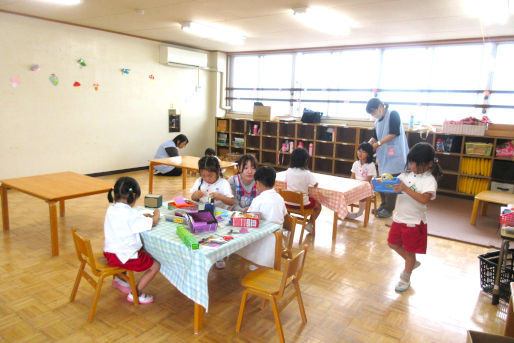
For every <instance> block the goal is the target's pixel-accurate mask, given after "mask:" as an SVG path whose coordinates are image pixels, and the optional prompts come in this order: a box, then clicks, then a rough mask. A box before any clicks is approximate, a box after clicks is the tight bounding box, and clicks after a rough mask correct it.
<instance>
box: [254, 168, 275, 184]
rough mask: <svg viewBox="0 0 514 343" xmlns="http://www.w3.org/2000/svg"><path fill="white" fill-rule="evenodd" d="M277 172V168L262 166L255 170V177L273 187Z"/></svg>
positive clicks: (256, 179)
mask: <svg viewBox="0 0 514 343" xmlns="http://www.w3.org/2000/svg"><path fill="white" fill-rule="evenodd" d="M276 176H277V173H275V169H273V168H271V167H268V166H261V167H259V168H258V169H257V170H256V171H255V175H254V177H253V178H254V179H255V181H259V182H260V183H262V185H263V186H264V187H266V188H273V186H275V178H276Z"/></svg>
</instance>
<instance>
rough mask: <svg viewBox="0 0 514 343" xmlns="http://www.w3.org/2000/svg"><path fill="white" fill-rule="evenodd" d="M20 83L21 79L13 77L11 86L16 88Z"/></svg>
mask: <svg viewBox="0 0 514 343" xmlns="http://www.w3.org/2000/svg"><path fill="white" fill-rule="evenodd" d="M19 84H20V79H18V78H17V77H11V87H12V88H16V87H18V85H19Z"/></svg>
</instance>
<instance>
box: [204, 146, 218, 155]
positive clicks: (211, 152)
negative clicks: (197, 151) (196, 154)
mask: <svg viewBox="0 0 514 343" xmlns="http://www.w3.org/2000/svg"><path fill="white" fill-rule="evenodd" d="M204 155H205V156H214V155H216V151H214V149H213V148H207V149H205V152H204Z"/></svg>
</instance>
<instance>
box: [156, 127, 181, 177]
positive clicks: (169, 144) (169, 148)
mask: <svg viewBox="0 0 514 343" xmlns="http://www.w3.org/2000/svg"><path fill="white" fill-rule="evenodd" d="M187 143H189V140H188V139H187V137H186V135H183V134H180V135H178V136H176V137H175V138H173V140H169V141H166V142H164V143H162V144H161V145H160V146H159V149H157V153H156V154H155V157H154V158H165V157H175V156H179V155H180V154H179V151H178V150H179V149H183V148H184V147H185V146H186V145H187ZM154 174H155V175H162V176H180V175H182V168H177V167H173V166H166V165H157V166H155V171H154Z"/></svg>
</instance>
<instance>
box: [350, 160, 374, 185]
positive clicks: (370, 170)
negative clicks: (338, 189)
mask: <svg viewBox="0 0 514 343" xmlns="http://www.w3.org/2000/svg"><path fill="white" fill-rule="evenodd" d="M351 172H352V173H354V174H355V180H365V181H366V180H367V178H368V176H372V177H373V176H377V168H375V163H374V162H371V163H365V164H361V161H359V160H357V161H355V162H353V165H352V170H351Z"/></svg>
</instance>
